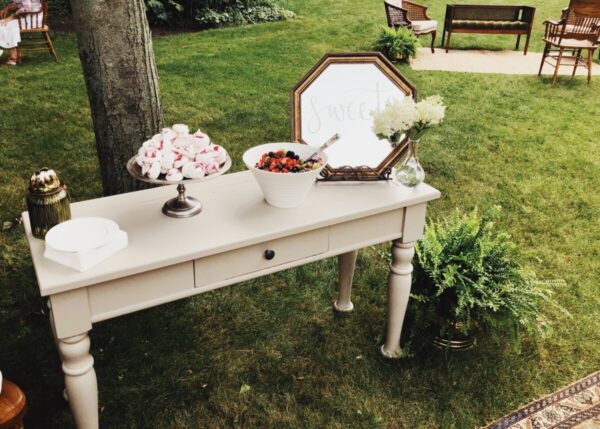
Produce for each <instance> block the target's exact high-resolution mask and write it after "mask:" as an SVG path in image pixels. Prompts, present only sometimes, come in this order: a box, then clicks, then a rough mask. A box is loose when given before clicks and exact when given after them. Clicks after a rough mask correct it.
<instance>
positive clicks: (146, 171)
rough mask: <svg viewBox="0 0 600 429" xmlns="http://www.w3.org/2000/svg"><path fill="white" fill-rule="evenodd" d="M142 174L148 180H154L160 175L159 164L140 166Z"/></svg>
mask: <svg viewBox="0 0 600 429" xmlns="http://www.w3.org/2000/svg"><path fill="white" fill-rule="evenodd" d="M142 174H143V175H144V176H148V177H149V178H150V179H156V178H157V177H158V175H159V174H160V162H153V163H144V164H142Z"/></svg>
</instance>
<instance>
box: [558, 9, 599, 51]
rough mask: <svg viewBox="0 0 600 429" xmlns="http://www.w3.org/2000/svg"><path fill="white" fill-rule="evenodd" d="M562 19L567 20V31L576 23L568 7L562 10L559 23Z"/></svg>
mask: <svg viewBox="0 0 600 429" xmlns="http://www.w3.org/2000/svg"><path fill="white" fill-rule="evenodd" d="M569 14H570V16H569ZM563 19H566V20H567V31H569V30H570V29H571V28H572V26H573V23H574V22H575V21H576V19H577V18H576V17H575V16H574V14H573V12H572V11H570V10H569V8H568V7H565V8H564V9H563V10H562V15H561V17H560V20H559V22H560V21H562V20H563ZM598 23H599V24H600V18H599V19H598ZM598 42H600V38H599V39H598ZM599 51H600V49H599ZM598 58H600V54H599V55H598Z"/></svg>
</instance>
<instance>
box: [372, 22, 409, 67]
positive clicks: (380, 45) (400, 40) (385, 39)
mask: <svg viewBox="0 0 600 429" xmlns="http://www.w3.org/2000/svg"><path fill="white" fill-rule="evenodd" d="M418 44H419V40H418V39H417V36H415V34H414V33H413V32H412V31H411V30H410V29H408V28H406V27H400V28H398V29H395V28H391V27H381V31H380V33H379V36H378V37H377V40H375V43H374V44H373V49H375V50H376V51H379V52H381V53H382V54H383V55H385V56H386V57H387V58H388V59H389V60H390V61H400V62H407V61H409V60H410V58H412V57H414V56H415V55H416V54H417V46H418Z"/></svg>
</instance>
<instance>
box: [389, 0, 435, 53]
mask: <svg viewBox="0 0 600 429" xmlns="http://www.w3.org/2000/svg"><path fill="white" fill-rule="evenodd" d="M383 3H384V5H385V14H386V16H387V22H388V26H389V27H394V28H396V29H397V28H398V27H408V28H410V29H411V30H412V32H413V33H415V36H417V37H420V36H423V35H425V34H431V52H432V53H435V48H434V44H435V36H436V34H437V21H434V20H433V19H431V18H430V17H429V15H428V14H427V6H422V5H420V4H418V3H413V2H410V1H407V0H386V1H384V2H383Z"/></svg>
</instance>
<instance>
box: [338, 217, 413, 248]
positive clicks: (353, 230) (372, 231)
mask: <svg viewBox="0 0 600 429" xmlns="http://www.w3.org/2000/svg"><path fill="white" fill-rule="evenodd" d="M403 225H404V209H398V210H394V211H391V212H386V213H381V214H376V215H373V216H369V217H365V218H361V219H357V220H352V221H349V222H344V223H340V224H338V225H334V226H332V227H331V230H330V232H329V236H330V238H329V250H330V251H332V252H335V251H342V250H346V249H349V248H355V249H358V248H360V247H365V246H370V245H372V244H374V243H381V242H384V241H387V240H394V239H396V238H400V237H401V236H402V228H403Z"/></svg>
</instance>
